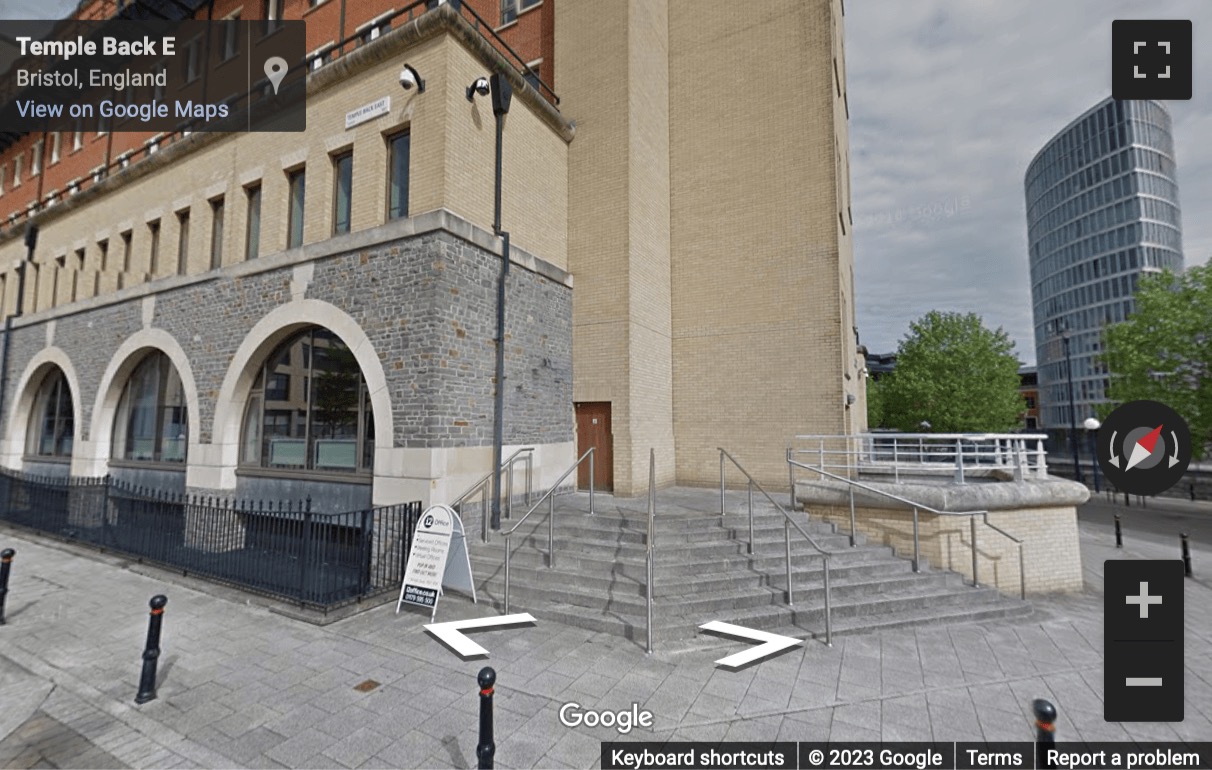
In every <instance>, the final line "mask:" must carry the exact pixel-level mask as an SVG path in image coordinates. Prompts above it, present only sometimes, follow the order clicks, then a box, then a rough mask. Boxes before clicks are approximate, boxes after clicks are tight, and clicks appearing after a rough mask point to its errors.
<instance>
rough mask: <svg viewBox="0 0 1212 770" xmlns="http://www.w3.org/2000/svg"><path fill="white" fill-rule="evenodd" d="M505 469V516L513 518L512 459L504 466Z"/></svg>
mask: <svg viewBox="0 0 1212 770" xmlns="http://www.w3.org/2000/svg"><path fill="white" fill-rule="evenodd" d="M504 471H505V474H506V475H505V518H507V519H512V518H513V460H510V461H509V462H508V463H507V464H506V465H505V468H504Z"/></svg>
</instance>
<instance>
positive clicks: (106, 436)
mask: <svg viewBox="0 0 1212 770" xmlns="http://www.w3.org/2000/svg"><path fill="white" fill-rule="evenodd" d="M151 351H157V352H160V353H163V354H164V355H166V356H168V360H169V361H171V362H172V365H173V366H174V367H176V369H177V376H179V377H180V378H181V388H182V389H183V390H184V391H185V403H186V405H187V406H188V419H189V449H188V450H187V452H186V462H187V463H188V462H190V460H189V457H190V455H191V453H192V452H193V450H194V446H195V445H196V444H197V443H198V437H199V436H200V435H201V433H200V422H199V421H200V419H201V417H200V416H199V415H200V412H201V407H200V405H199V403H198V387H197V385H196V384H195V382H194V373H193V368H192V367H191V366H190V364H189V357H188V356H186V355H185V350H184V349H183V348H182V347H181V344H180V343H178V342H177V340H176V338H174V337H173V336H172V335H171V334H169V333H168V332H166V331H164V330H163V329H152V328H147V329H141V330H139V331H137V332H135V333H134V334H132V335H131V336H130V337H127V338H126V341H125V342H123V343H122V344H121V345H119V346H118V349H117V351H115V352H114V354H113V356H111V357H110V359H109V364H108V365H106V367H105V372H104V373H103V374H102V375H101V381H100V383H99V385H98V387H97V398H96V401H95V402H94V406H93V417H92V421H91V425H90V427H89V431H88V436H89V439H90V442H89V443H90V445H91V446H92V448H93V460H94V461H95V462H96V463H97V464H98V465H100V466H101V467H100V469H99V470H100V473H104V471H105V470H107V469H108V466H109V456H110V447H111V446H112V444H113V434H114V415H115V413H116V412H117V409H118V399H120V398H121V397H122V388H123V387H124V386H125V385H126V381H127V379H128V378H129V377H130V375H131V372H133V371H134V369H135V367H136V366H138V364H139V362H140V361H142V360H143V355H141V354H143V353H147V352H151Z"/></svg>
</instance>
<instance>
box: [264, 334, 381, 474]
mask: <svg viewBox="0 0 1212 770" xmlns="http://www.w3.org/2000/svg"><path fill="white" fill-rule="evenodd" d="M242 436H243V442H242V447H241V451H240V462H241V464H242V465H244V466H246V467H259V468H267V469H274V470H315V471H322V472H336V473H371V472H372V470H373V467H374V443H375V442H374V420H373V415H372V413H371V408H370V396H369V394H368V393H367V391H366V380H365V378H363V376H362V370H361V368H360V367H359V366H358V362H357V360H356V359H355V358H354V355H353V351H351V350H350V349H349V348H348V347H347V346H346V345H345V343H344V342H342V341H341V340H340V338H338V337H337V336H336V335H335V334H333V333H332V332H330V331H328V330H327V329H323V328H320V327H310V328H308V329H305V330H304V331H301V332H298V333H296V334H295V335H293V336H292V337H291V338H290V339H288V340H286V341H285V342H283V343H282V344H281V345H279V346H278V347H277V348H276V349H275V350H274V351H273V353H271V354H270V355H269V357H268V358H267V359H266V360H265V363H264V364H263V365H262V366H261V368H260V370H259V371H258V373H257V379H256V382H255V383H254V385H253V389H252V393H251V394H250V396H249V399H248V407H247V408H246V410H245V413H244V429H243V432H242Z"/></svg>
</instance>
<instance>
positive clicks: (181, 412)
mask: <svg viewBox="0 0 1212 770" xmlns="http://www.w3.org/2000/svg"><path fill="white" fill-rule="evenodd" d="M188 426H189V420H188V406H187V404H186V402H185V389H184V388H182V387H181V377H180V375H178V374H177V368H176V367H175V366H173V363H172V361H170V360H169V358H168V356H166V355H165V354H164V353H160V352H156V353H151V354H149V355H148V356H147V357H146V358H144V359H143V360H142V361H140V362H139V365H138V366H136V367H135V370H134V371H133V372H131V375H130V379H128V380H127V381H126V386H125V387H124V388H123V389H122V399H121V400H120V401H119V402H118V413H117V415H116V416H115V417H114V446H113V457H114V459H117V460H137V461H143V462H161V463H183V462H185V449H186V445H187V444H188Z"/></svg>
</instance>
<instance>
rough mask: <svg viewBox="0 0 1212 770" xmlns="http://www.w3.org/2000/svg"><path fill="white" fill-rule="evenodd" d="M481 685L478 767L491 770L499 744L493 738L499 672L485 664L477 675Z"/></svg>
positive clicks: (477, 680) (477, 751)
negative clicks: (493, 695) (493, 697)
mask: <svg viewBox="0 0 1212 770" xmlns="http://www.w3.org/2000/svg"><path fill="white" fill-rule="evenodd" d="M476 682H477V683H478V684H479V685H480V742H479V743H478V744H477V745H476V759H477V760H479V762H478V764H477V765H476V767H478V768H479V769H480V770H491V769H492V767H493V758H494V757H495V756H496V753H497V744H496V743H495V742H494V741H493V739H492V693H493V689H494V686H495V685H496V683H497V672H496V671H493V670H492V668H490V667H488V666H485V667H484V668H482V669H480V673H479V675H478V676H476Z"/></svg>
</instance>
